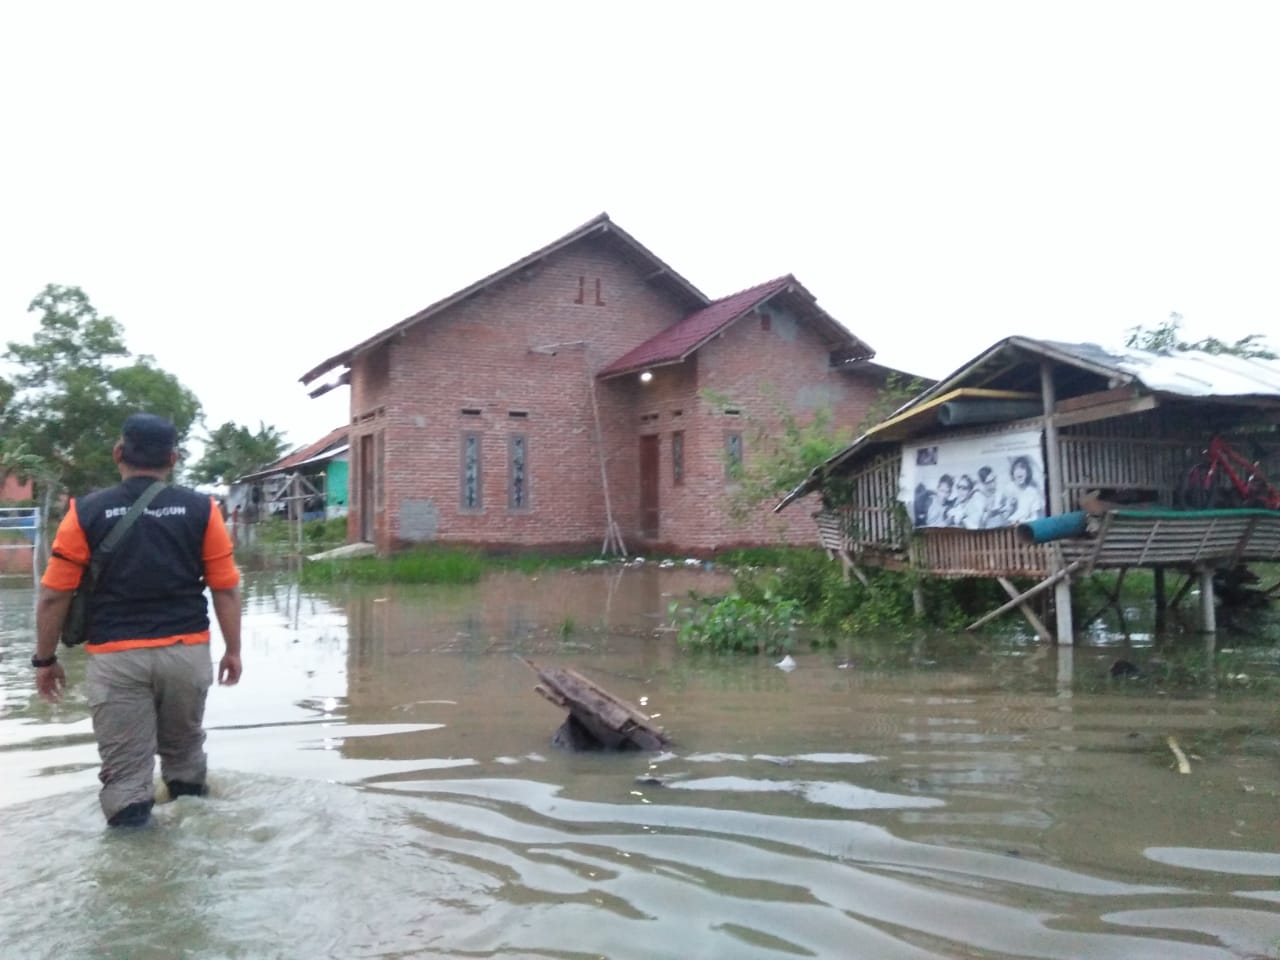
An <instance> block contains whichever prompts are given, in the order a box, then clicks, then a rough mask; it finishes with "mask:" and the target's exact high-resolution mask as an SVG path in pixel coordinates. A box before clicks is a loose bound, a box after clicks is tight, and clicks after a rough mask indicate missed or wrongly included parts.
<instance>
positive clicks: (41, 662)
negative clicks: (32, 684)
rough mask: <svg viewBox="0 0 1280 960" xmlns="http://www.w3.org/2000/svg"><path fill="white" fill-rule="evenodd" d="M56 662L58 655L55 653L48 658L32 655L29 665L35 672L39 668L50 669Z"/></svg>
mask: <svg viewBox="0 0 1280 960" xmlns="http://www.w3.org/2000/svg"><path fill="white" fill-rule="evenodd" d="M57 662H58V655H57V654H56V653H55V654H51V655H50V656H47V657H37V656H35V655H34V654H33V655H32V657H31V665H32V666H33V667H35V668H36V669H37V670H38V669H40V668H41V667H52V666H53V665H54V664H55V663H57Z"/></svg>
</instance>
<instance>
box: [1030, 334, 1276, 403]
mask: <svg viewBox="0 0 1280 960" xmlns="http://www.w3.org/2000/svg"><path fill="white" fill-rule="evenodd" d="M1020 339H1021V338H1020ZM1028 342H1031V343H1036V342H1039V343H1043V344H1044V345H1045V346H1046V347H1050V348H1053V349H1056V350H1059V351H1061V352H1063V353H1066V354H1069V355H1070V356H1073V357H1076V358H1078V359H1080V360H1084V361H1087V362H1089V363H1092V364H1097V365H1099V366H1104V367H1110V368H1111V369H1113V370H1114V371H1115V372H1116V373H1117V374H1119V375H1122V376H1128V377H1132V378H1133V379H1134V380H1136V381H1137V382H1139V383H1140V384H1142V386H1144V387H1146V388H1147V389H1148V390H1150V391H1152V392H1153V393H1173V394H1178V395H1180V396H1184V397H1257V396H1270V397H1280V360H1262V359H1257V358H1246V357H1237V356H1233V355H1232V354H1228V353H1204V352H1202V351H1199V350H1179V351H1176V352H1174V353H1150V352H1148V351H1145V350H1111V349H1107V348H1104V347H1100V346H1098V345H1097V344H1096V343H1060V342H1058V341H1055V340H1043V341H1028Z"/></svg>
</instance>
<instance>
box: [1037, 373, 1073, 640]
mask: <svg viewBox="0 0 1280 960" xmlns="http://www.w3.org/2000/svg"><path fill="white" fill-rule="evenodd" d="M1040 395H1041V400H1042V402H1043V404H1044V447H1045V461H1046V462H1045V470H1046V471H1047V473H1048V478H1047V479H1048V488H1049V489H1048V496H1046V497H1045V508H1046V510H1047V511H1048V514H1049V516H1055V515H1057V514H1060V513H1064V512H1066V510H1067V506H1068V504H1067V502H1066V497H1065V493H1066V491H1065V490H1064V489H1063V477H1062V451H1061V450H1060V449H1059V448H1058V424H1057V421H1056V420H1055V419H1054V412H1053V408H1054V407H1055V406H1056V405H1057V402H1058V399H1057V392H1056V390H1055V389H1054V384H1053V364H1052V363H1051V362H1050V361H1049V360H1041V361H1040ZM1051 553H1052V556H1053V558H1054V559H1053V566H1054V568H1055V573H1056V572H1057V571H1060V570H1062V550H1061V548H1060V547H1059V546H1058V545H1057V544H1054V545H1053V549H1052V551H1051ZM1053 609H1054V613H1055V614H1056V615H1057V627H1058V633H1057V636H1058V643H1066V644H1070V643H1074V642H1075V628H1074V627H1073V625H1072V623H1071V577H1070V574H1068V575H1067V576H1065V577H1062V578H1061V579H1060V580H1058V582H1057V584H1056V585H1055V586H1054V588H1053Z"/></svg>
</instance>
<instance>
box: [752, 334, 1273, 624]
mask: <svg viewBox="0 0 1280 960" xmlns="http://www.w3.org/2000/svg"><path fill="white" fill-rule="evenodd" d="M1277 475H1280V361H1274V360H1261V359H1244V358H1240V357H1235V356H1230V355H1218V354H1207V353H1200V352H1177V353H1172V354H1168V355H1164V354H1155V353H1147V352H1142V351H1134V350H1107V349H1103V348H1101V347H1099V346H1096V345H1094V344H1075V343H1058V342H1053V341H1047V340H1035V339H1031V338H1028V337H1010V338H1008V339H1006V340H1002V341H1000V342H999V343H997V344H995V345H994V346H992V347H990V348H989V349H987V350H986V351H984V352H983V353H982V354H980V355H979V356H978V357H976V358H975V359H974V360H972V361H970V362H969V363H967V364H965V365H964V366H963V367H961V368H960V369H958V370H957V371H955V372H954V373H952V374H951V375H949V376H947V377H944V378H943V379H942V380H940V381H939V382H938V383H936V384H935V385H933V386H932V387H930V388H929V389H928V390H926V391H925V392H923V393H922V394H920V395H919V396H918V397H916V398H915V399H914V400H912V401H911V402H910V403H908V404H906V405H905V406H903V407H902V408H900V409H899V410H898V411H896V412H895V413H894V414H893V415H891V416H890V417H889V418H888V419H886V420H884V421H883V422H881V423H879V424H877V425H876V426H874V427H873V428H871V429H870V430H868V431H867V432H865V433H864V434H863V435H862V436H860V437H858V438H857V440H855V441H854V442H853V443H852V444H851V445H850V446H849V447H847V448H846V449H844V450H842V451H841V452H840V453H838V454H836V455H835V456H834V457H832V458H831V459H829V460H828V461H827V462H826V463H824V464H822V465H821V466H820V467H818V468H816V469H815V470H814V471H813V472H812V473H811V474H810V475H809V477H808V478H807V479H806V480H805V482H804V483H802V484H801V485H800V486H798V487H797V488H796V489H795V490H794V491H792V492H791V493H790V494H789V495H788V496H787V497H786V498H784V500H783V501H782V503H780V504H779V505H778V507H777V509H778V510H782V509H784V508H785V507H787V506H789V505H790V504H792V503H793V502H795V501H796V500H797V499H799V498H800V497H803V496H805V495H807V494H810V493H812V492H814V491H818V492H820V493H821V496H822V500H823V506H822V508H821V509H820V510H818V511H817V512H816V513H815V514H814V518H815V520H816V521H817V525H818V530H819V537H820V540H821V543H822V544H823V546H824V547H826V549H827V550H828V551H829V553H830V554H831V555H832V556H833V557H838V558H840V560H841V561H842V562H843V563H844V564H845V565H846V568H847V569H848V570H849V571H851V572H852V573H855V574H857V573H859V571H860V568H861V567H862V566H863V565H870V566H880V567H888V568H894V569H914V570H919V571H921V572H923V573H925V574H927V575H930V576H937V577H986V578H993V579H997V580H999V581H1000V582H1001V584H1003V585H1004V587H1005V589H1006V591H1008V592H1009V594H1010V601H1009V603H1008V604H1005V605H1004V606H1002V607H1000V608H999V609H998V610H995V611H992V612H991V613H990V614H989V615H988V616H986V617H984V618H982V620H980V621H978V622H977V623H975V624H974V626H977V625H979V624H980V623H983V622H986V621H987V620H989V619H991V618H992V617H994V616H997V615H999V614H1001V613H1004V612H1006V611H1009V610H1012V609H1014V608H1019V609H1021V610H1022V612H1023V613H1024V615H1026V616H1027V617H1028V619H1029V620H1030V621H1031V622H1032V624H1033V626H1034V627H1035V628H1036V630H1037V632H1038V633H1039V634H1040V635H1041V636H1042V637H1044V638H1046V639H1048V638H1050V637H1051V633H1050V631H1049V630H1048V629H1047V628H1046V627H1045V625H1044V624H1043V623H1042V622H1040V620H1039V619H1038V618H1037V617H1036V615H1035V613H1034V611H1033V610H1032V608H1031V606H1029V605H1028V604H1027V601H1028V600H1029V599H1030V598H1031V597H1032V596H1034V595H1036V594H1038V593H1040V592H1042V591H1047V590H1049V589H1051V588H1052V589H1053V590H1054V609H1055V615H1056V621H1057V623H1056V626H1057V636H1058V638H1059V639H1060V640H1061V641H1063V642H1070V641H1071V637H1072V634H1073V623H1072V611H1071V602H1070V589H1069V585H1070V582H1071V580H1072V578H1073V577H1079V576H1082V575H1084V574H1086V573H1088V572H1090V571H1092V570H1095V569H1111V570H1119V571H1121V572H1122V573H1121V575H1122V576H1123V571H1125V570H1127V569H1130V568H1136V567H1147V568H1152V569H1154V570H1155V571H1156V584H1157V598H1156V602H1157V609H1158V611H1160V610H1163V609H1164V607H1165V604H1166V603H1168V602H1176V600H1177V599H1179V598H1180V597H1181V596H1182V595H1183V594H1184V593H1186V592H1187V589H1188V588H1189V587H1190V586H1192V585H1193V584H1199V586H1200V587H1201V598H1202V605H1201V615H1202V621H1203V625H1204V627H1205V629H1207V630H1210V631H1211V630H1213V629H1214V601H1213V575H1214V573H1215V571H1221V570H1224V569H1229V568H1235V567H1237V566H1238V565H1240V564H1242V563H1247V562H1249V561H1275V560H1280V509H1276V508H1277V507H1280V493H1277V492H1276V485H1275V484H1276V481H1275V479H1274V478H1276V477H1277ZM1268 478H1271V479H1268ZM1166 570H1167V571H1172V572H1174V573H1176V574H1178V575H1180V576H1181V577H1182V578H1183V580H1182V584H1181V586H1180V587H1178V588H1177V590H1176V592H1174V593H1173V596H1172V597H1167V596H1166V595H1165V582H1164V577H1165V571H1166ZM1014 578H1030V579H1031V580H1033V581H1034V582H1035V586H1033V587H1032V588H1030V589H1029V590H1021V591H1020V590H1018V589H1016V588H1015V587H1014V586H1013V583H1012V580H1013V579H1014Z"/></svg>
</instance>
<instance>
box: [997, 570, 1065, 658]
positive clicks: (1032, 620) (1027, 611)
mask: <svg viewBox="0 0 1280 960" xmlns="http://www.w3.org/2000/svg"><path fill="white" fill-rule="evenodd" d="M996 581H997V582H998V583H999V584H1000V586H1002V587H1004V592H1005V593H1007V594H1008V595H1009V596H1010V597H1012V598H1014V599H1015V600H1018V598H1019V597H1020V596H1021V595H1020V594H1019V593H1018V588H1017V587H1015V586H1014V585H1013V584H1012V583H1010V582H1009V581H1008V580H1006V579H1005V578H1004V577H996ZM1018 609H1019V610H1021V611H1022V615H1023V616H1024V617H1026V618H1027V623H1029V624H1031V629H1032V630H1034V631H1035V632H1036V636H1038V637H1039V638H1040V639H1041V640H1043V641H1044V642H1045V643H1053V634H1052V633H1050V632H1049V628H1048V627H1046V626H1045V625H1044V621H1043V620H1041V619H1040V618H1039V617H1038V616H1036V612H1035V611H1034V610H1032V609H1031V607H1030V606H1028V605H1027V602H1026V601H1025V600H1018Z"/></svg>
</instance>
